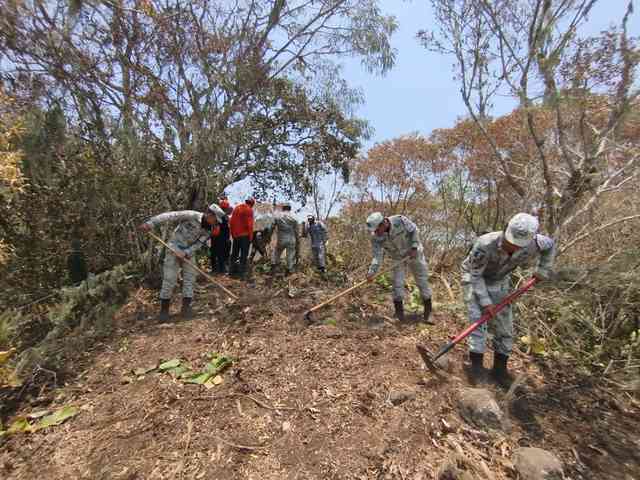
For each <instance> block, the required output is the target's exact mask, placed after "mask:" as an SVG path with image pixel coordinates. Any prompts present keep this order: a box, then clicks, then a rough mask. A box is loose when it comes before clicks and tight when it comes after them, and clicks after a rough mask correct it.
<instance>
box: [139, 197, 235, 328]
mask: <svg viewBox="0 0 640 480" xmlns="http://www.w3.org/2000/svg"><path fill="white" fill-rule="evenodd" d="M224 215H225V213H224V212H223V211H222V209H221V208H220V207H219V206H218V205H216V204H215V203H214V204H211V205H210V206H209V208H208V209H207V210H206V211H205V212H204V213H201V212H196V211H193V210H181V211H176V212H166V213H161V214H160V215H156V216H155V217H152V218H150V219H149V220H147V221H146V222H145V223H143V224H142V225H140V227H139V228H140V230H142V231H145V232H146V231H149V230H151V229H152V228H153V227H154V226H156V225H159V224H161V223H165V222H179V223H178V226H177V227H176V228H175V230H174V231H173V235H171V239H170V240H169V242H168V244H169V246H170V247H171V250H172V252H166V254H165V257H164V265H163V269H162V288H161V289H160V305H161V307H160V314H159V316H158V320H159V321H160V322H166V321H167V320H168V319H169V306H170V303H171V294H172V293H173V288H174V287H175V285H176V282H177V279H178V272H179V270H180V268H182V311H181V314H182V315H183V316H184V317H190V316H191V314H192V310H191V300H192V299H193V284H194V282H195V279H196V270H195V269H194V268H193V267H192V266H191V265H189V264H188V263H186V262H183V261H182V260H183V259H189V260H190V259H192V258H193V256H194V255H195V253H196V252H197V251H198V249H200V247H202V246H203V245H205V244H206V243H207V240H208V239H209V236H210V235H211V226H212V225H216V224H217V223H219V222H221V221H222V219H223V217H224Z"/></svg>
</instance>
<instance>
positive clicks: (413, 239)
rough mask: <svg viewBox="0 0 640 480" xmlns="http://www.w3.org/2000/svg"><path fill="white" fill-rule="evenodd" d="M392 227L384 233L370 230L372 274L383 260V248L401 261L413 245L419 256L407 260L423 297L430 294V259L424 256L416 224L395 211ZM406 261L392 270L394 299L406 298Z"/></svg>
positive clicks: (391, 220)
mask: <svg viewBox="0 0 640 480" xmlns="http://www.w3.org/2000/svg"><path fill="white" fill-rule="evenodd" d="M389 222H390V224H391V228H390V229H389V231H388V232H387V233H385V234H384V235H383V236H381V237H380V236H377V235H376V234H375V233H372V234H371V245H372V247H373V260H372V261H371V266H370V267H369V275H374V274H375V273H376V272H377V271H378V270H379V269H380V265H381V264H382V259H383V257H384V252H385V251H386V252H387V253H388V254H389V256H391V258H392V259H393V260H394V261H400V260H402V259H403V258H404V257H406V256H407V255H409V252H410V250H411V249H412V248H416V249H417V250H418V254H417V255H416V258H413V259H409V260H407V261H406V262H405V263H406V264H407V266H408V267H409V270H411V273H413V277H414V278H415V280H416V285H417V286H418V289H419V290H420V295H421V296H422V298H423V299H424V300H427V299H430V298H431V288H429V268H428V266H427V260H426V259H425V257H424V249H423V247H422V242H421V241H420V236H419V234H418V228H417V227H416V225H415V224H414V223H413V222H412V221H411V220H409V219H408V218H407V217H405V216H403V215H393V216H391V217H389ZM404 277H405V268H404V264H403V265H400V266H398V267H396V268H395V269H394V270H393V299H394V301H400V300H402V299H403V298H404V294H405V291H404Z"/></svg>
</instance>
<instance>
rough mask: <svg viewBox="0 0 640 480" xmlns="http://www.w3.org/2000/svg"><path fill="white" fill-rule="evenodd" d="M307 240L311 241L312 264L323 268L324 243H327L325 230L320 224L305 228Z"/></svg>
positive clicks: (316, 223)
mask: <svg viewBox="0 0 640 480" xmlns="http://www.w3.org/2000/svg"><path fill="white" fill-rule="evenodd" d="M307 234H308V235H309V240H311V253H312V255H313V263H314V265H316V266H317V267H320V268H322V269H323V268H325V266H326V265H325V263H326V262H325V242H326V241H327V228H326V227H325V226H324V225H323V224H322V222H315V223H314V224H312V225H309V227H308V228H307Z"/></svg>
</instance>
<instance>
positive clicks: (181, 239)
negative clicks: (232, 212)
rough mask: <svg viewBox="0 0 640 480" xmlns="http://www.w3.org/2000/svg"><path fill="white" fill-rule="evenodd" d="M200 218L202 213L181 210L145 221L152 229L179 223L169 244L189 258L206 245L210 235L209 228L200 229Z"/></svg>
mask: <svg viewBox="0 0 640 480" xmlns="http://www.w3.org/2000/svg"><path fill="white" fill-rule="evenodd" d="M202 217H203V214H202V212H196V211H194V210H181V211H177V212H165V213H161V214H160V215H156V216H155V217H152V218H150V219H149V220H147V223H148V224H149V225H151V226H152V227H153V226H155V225H158V224H160V223H165V222H180V223H178V226H177V227H176V228H175V230H174V231H173V235H171V239H170V240H169V243H170V244H172V246H174V247H176V248H178V249H179V250H181V251H182V252H183V253H184V254H185V255H186V256H187V257H191V256H193V254H194V253H195V252H197V251H198V249H199V248H200V247H202V246H203V245H205V244H206V243H207V240H208V239H209V236H210V235H211V227H209V226H207V227H206V228H203V227H202Z"/></svg>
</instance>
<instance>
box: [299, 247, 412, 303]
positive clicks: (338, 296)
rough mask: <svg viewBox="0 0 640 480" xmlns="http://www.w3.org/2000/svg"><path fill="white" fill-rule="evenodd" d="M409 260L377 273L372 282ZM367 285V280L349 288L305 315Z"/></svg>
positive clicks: (405, 259) (403, 260) (406, 258)
mask: <svg viewBox="0 0 640 480" xmlns="http://www.w3.org/2000/svg"><path fill="white" fill-rule="evenodd" d="M407 260H409V257H405V258H403V259H402V260H400V261H399V262H397V263H395V264H393V265H392V266H390V267H389V268H387V269H384V270H381V271H379V272H378V273H376V274H375V275H374V276H373V278H372V279H371V281H373V279H375V278H378V277H379V276H380V275H384V274H385V273H387V272H390V271H391V270H393V269H394V268H396V267H399V266H400V265H402V264H403V263H404V262H406V261H407ZM365 283H369V279H365V280H362V281H361V282H358V283H356V284H355V285H354V286H352V287H349V288H347V289H346V290H344V291H342V292H340V293H339V294H337V295H335V296H334V297H331V298H330V299H329V300H325V301H324V302H322V303H320V304H318V305H316V306H315V307H312V308H310V309H309V310H307V313H305V315H309V314H310V313H313V312H315V311H316V310H319V309H321V308H322V307H324V306H326V305H329V304H330V303H331V302H334V301H336V300H337V299H339V298H340V297H344V296H345V295H346V294H348V293H351V292H352V291H354V290H355V289H356V288H360V287H361V286H362V285H364V284H365Z"/></svg>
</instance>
